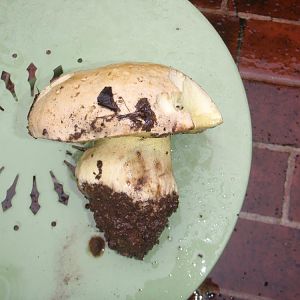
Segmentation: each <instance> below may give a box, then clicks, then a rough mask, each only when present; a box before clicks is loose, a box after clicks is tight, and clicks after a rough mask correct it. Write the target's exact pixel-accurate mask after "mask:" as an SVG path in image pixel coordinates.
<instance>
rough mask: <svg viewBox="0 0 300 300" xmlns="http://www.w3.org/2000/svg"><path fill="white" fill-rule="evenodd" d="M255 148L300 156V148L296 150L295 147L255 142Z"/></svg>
mask: <svg viewBox="0 0 300 300" xmlns="http://www.w3.org/2000/svg"><path fill="white" fill-rule="evenodd" d="M253 146H254V147H256V148H259V149H267V150H271V151H278V152H287V153H292V154H300V148H296V147H293V146H282V145H277V144H267V143H260V142H253Z"/></svg>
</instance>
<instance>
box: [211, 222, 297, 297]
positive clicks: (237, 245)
mask: <svg viewBox="0 0 300 300" xmlns="http://www.w3.org/2000/svg"><path fill="white" fill-rule="evenodd" d="M209 276H210V277H211V278H212V279H213V280H214V282H216V283H217V284H218V285H219V286H220V287H221V288H225V289H230V290H235V291H239V292H244V293H248V294H256V295H261V296H264V297H270V298H272V299H274V300H282V299H291V300H296V299H300V285H299V278H300V231H299V230H296V229H293V228H289V227H284V226H280V225H270V224H265V223H260V222H253V221H248V220H239V222H238V224H237V230H236V231H235V232H234V233H233V235H232V238H231V240H230V243H229V244H228V245H227V247H226V249H225V251H224V253H223V255H222V256H221V258H220V260H219V262H218V263H217V265H216V266H215V268H214V269H213V271H212V272H211V274H210V275H209Z"/></svg>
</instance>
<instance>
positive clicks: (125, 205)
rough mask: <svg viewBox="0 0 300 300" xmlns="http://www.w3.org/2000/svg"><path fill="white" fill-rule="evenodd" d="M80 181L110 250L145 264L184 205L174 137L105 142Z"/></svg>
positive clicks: (80, 169)
mask: <svg viewBox="0 0 300 300" xmlns="http://www.w3.org/2000/svg"><path fill="white" fill-rule="evenodd" d="M76 177H77V182H78V187H79V189H80V190H81V192H82V193H83V194H84V195H85V196H86V197H87V198H88V199H89V201H90V208H91V211H92V212H93V213H94V218H95V221H96V224H97V227H98V228H99V229H100V230H103V231H104V233H105V237H106V239H107V241H108V245H109V247H110V248H112V249H115V250H117V251H118V252H119V253H120V254H122V255H125V256H130V257H136V258H139V259H142V258H143V257H144V255H145V254H146V253H147V252H148V251H149V250H150V249H151V248H152V247H153V246H154V245H155V244H156V243H158V238H159V236H160V234H161V232H162V231H163V229H164V228H165V226H166V225H167V221H168V217H169V216H170V215H171V214H172V213H173V212H174V211H176V209H177V206H178V194H177V187H176V182H175V179H174V176H173V173H172V162H171V152H170V137H165V138H147V139H143V138H140V137H119V138H106V139H102V140H99V141H98V142H97V143H96V144H95V147H93V148H91V149H89V150H87V151H86V152H85V153H84V154H83V156H82V157H81V159H80V160H79V162H78V164H77V168H76Z"/></svg>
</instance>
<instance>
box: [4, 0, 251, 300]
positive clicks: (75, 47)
mask: <svg viewBox="0 0 300 300" xmlns="http://www.w3.org/2000/svg"><path fill="white" fill-rule="evenodd" d="M0 26H1V27H0V28H1V29H0V68H1V71H2V70H5V71H7V72H9V73H11V79H12V81H13V82H14V84H15V91H16V94H17V97H18V99H19V101H18V102H15V100H14V99H13V97H12V95H11V94H10V92H9V91H8V90H6V89H5V85H4V82H3V81H1V82H0V105H1V106H2V107H3V108H4V109H5V111H0V136H1V146H0V154H1V156H0V167H1V166H5V169H4V171H3V172H2V173H1V174H0V201H2V200H3V199H4V198H5V195H6V190H7V188H8V187H9V186H10V185H11V184H12V182H13V180H14V178H15V176H16V174H19V175H20V177H19V182H18V185H17V189H16V196H15V197H14V198H13V206H12V208H10V209H9V210H7V211H6V212H2V211H0V232H1V233H0V234H1V236H0V238H1V246H0V299H1V300H4V299H22V300H27V299H28V300H32V299H43V300H44V299H46V300H47V299H115V298H119V299H146V300H148V299H180V298H182V299H186V298H187V297H188V296H189V295H190V294H191V293H192V292H193V290H194V289H195V288H196V287H197V286H198V285H199V284H200V282H201V281H203V280H204V278H205V276H206V275H207V274H208V272H209V271H210V270H211V268H212V267H213V265H214V264H215V262H216V261H217V259H218V258H219V256H220V254H221V252H222V250H223V248H224V246H225V244H226V243H227V241H228V239H229V237H230V235H231V232H232V230H233V227H234V224H235V222H236V218H237V213H238V212H239V210H240V207H241V204H242V202H243V198H244V193H245V189H246V185H247V180H248V172H249V166H250V160H251V131H250V118H249V111H248V106H247V101H246V97H245V93H244V89H243V86H242V82H241V79H240V77H239V75H238V72H237V69H236V66H235V64H234V62H233V60H232V58H231V56H230V54H229V52H228V50H227V49H226V47H225V45H224V44H223V42H222V41H221V39H220V37H219V36H218V34H217V33H216V32H215V31H214V29H213V28H212V26H211V25H210V24H209V23H208V21H207V20H206V19H205V18H204V17H203V16H202V15H201V14H200V13H199V12H198V11H197V10H196V9H195V8H194V7H193V6H192V5H191V4H190V3H189V2H188V1H185V0H147V1H146V0H143V1H142V0H126V1H125V0H101V1H99V0H98V1H97V0H89V1H74V0H64V1H61V0H51V1H39V0H30V1H26V3H25V2H24V1H21V0H15V1H9V0H2V1H1V3H0ZM47 49H50V50H51V54H50V55H47V54H46V50H47ZM13 53H17V58H13V57H12V54H13ZM78 58H82V59H83V62H82V63H81V64H80V63H78V62H77V59H78ZM120 61H149V62H156V63H162V64H166V65H171V66H173V67H175V68H178V69H180V70H182V71H183V72H185V73H187V74H188V75H190V76H191V77H192V78H193V79H194V80H196V81H197V82H198V83H200V84H201V85H202V86H203V88H204V89H205V90H206V91H207V92H208V93H209V94H210V95H211V97H212V98H213V99H214V101H215V102H216V103H217V105H218V106H219V108H220V111H221V112H222V115H223V117H224V124H223V125H222V126H220V127H218V128H215V129H212V130H209V131H207V132H205V133H203V134H201V135H194V136H189V135H185V136H176V137H174V138H173V163H174V170H175V175H176V178H177V182H178V186H179V190H180V207H179V209H178V211H177V213H176V214H174V215H173V216H172V218H171V221H170V227H169V228H167V229H166V230H165V231H164V233H163V235H162V236H161V239H160V244H159V246H156V247H154V249H153V250H152V251H151V252H150V253H149V254H148V255H147V256H146V258H145V260H144V261H137V260H134V259H128V258H125V257H122V256H120V255H118V254H116V253H115V252H113V251H111V250H109V249H106V251H105V253H104V255H103V256H102V257H100V258H94V257H93V256H91V255H90V254H89V252H88V248H87V244H88V240H89V238H90V237H91V236H92V235H93V234H95V233H96V232H97V231H96V229H95V227H94V224H93V222H92V219H91V215H90V213H89V212H88V210H86V209H85V208H84V204H85V200H84V198H83V197H82V196H81V195H80V194H79V193H78V191H77V189H76V185H75V182H74V181H73V179H72V177H71V175H70V172H69V171H68V170H67V168H66V167H65V165H64V164H63V160H64V159H66V158H68V159H69V160H70V159H71V158H70V157H69V156H67V155H66V154H65V151H66V150H67V149H70V150H72V151H73V152H74V149H72V148H71V146H70V145H65V144H62V143H57V142H51V141H44V140H34V139H33V138H31V137H30V136H29V135H28V134H27V129H26V125H27V124H26V115H27V112H28V109H29V106H30V104H31V102H32V98H31V96H30V88H29V84H28V82H27V77H28V73H27V71H26V68H27V67H28V65H29V64H30V63H31V62H33V63H34V64H35V66H36V67H37V68H38V69H37V73H36V76H37V82H36V87H38V88H39V89H42V88H43V87H45V86H46V85H47V84H48V83H49V79H50V78H51V77H52V75H53V69H54V68H55V67H57V66H58V65H62V66H63V69H64V71H65V72H69V71H74V70H79V69H82V68H92V67H96V66H101V65H106V64H109V63H116V62H120ZM49 170H53V172H54V174H55V175H56V177H57V178H58V180H59V181H60V182H62V183H63V184H64V188H65V192H66V193H68V194H70V200H69V205H68V206H65V205H63V204H61V203H59V202H58V201H57V194H56V193H55V191H54V189H53V184H52V181H51V178H50V175H49ZM33 175H36V176H37V185H38V189H39V191H40V204H41V209H40V211H39V212H38V213H37V215H33V214H32V212H31V211H30V210H29V205H30V196H29V194H30V192H31V187H32V176H33ZM201 216H202V217H201ZM52 221H56V222H57V225H56V227H51V222H52ZM14 225H18V226H19V230H18V231H15V230H14V229H13V228H14ZM199 254H201V256H203V257H200V256H199Z"/></svg>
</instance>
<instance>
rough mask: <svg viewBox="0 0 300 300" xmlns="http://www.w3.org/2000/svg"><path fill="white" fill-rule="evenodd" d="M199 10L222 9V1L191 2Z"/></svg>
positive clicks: (191, 0) (201, 0)
mask: <svg viewBox="0 0 300 300" xmlns="http://www.w3.org/2000/svg"><path fill="white" fill-rule="evenodd" d="M189 1H190V2H191V3H192V4H194V5H195V6H196V7H198V8H216V9H219V8H221V3H222V0H189Z"/></svg>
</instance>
